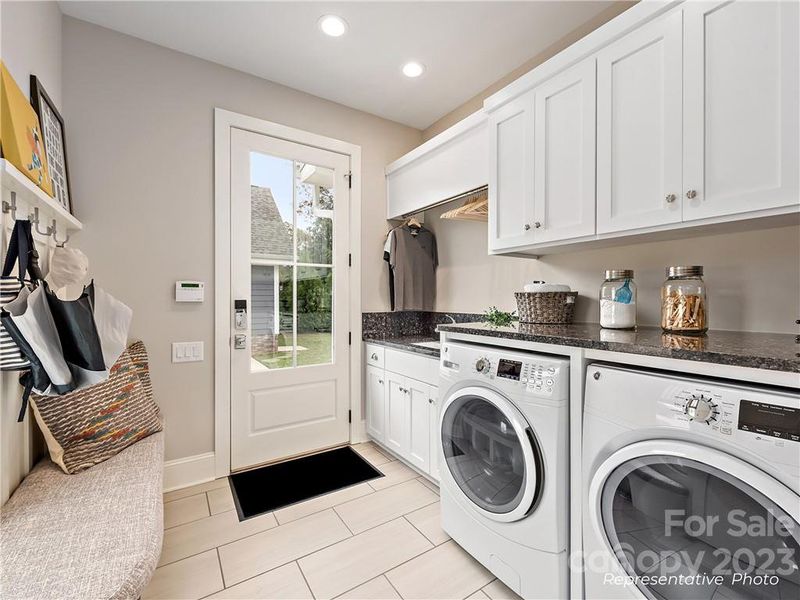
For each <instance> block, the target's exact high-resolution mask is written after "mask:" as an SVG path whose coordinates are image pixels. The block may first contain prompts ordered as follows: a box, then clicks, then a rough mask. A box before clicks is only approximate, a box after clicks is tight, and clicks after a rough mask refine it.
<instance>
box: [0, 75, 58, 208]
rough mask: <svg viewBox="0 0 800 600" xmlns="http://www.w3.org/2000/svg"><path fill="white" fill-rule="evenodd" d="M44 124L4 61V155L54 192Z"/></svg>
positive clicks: (0, 108)
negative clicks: (42, 125)
mask: <svg viewBox="0 0 800 600" xmlns="http://www.w3.org/2000/svg"><path fill="white" fill-rule="evenodd" d="M42 137H43V136H42V132H41V126H40V124H39V119H38V118H37V116H36V112H34V110H33V108H32V107H31V105H30V103H29V102H28V99H27V98H26V97H25V94H23V93H22V90H21V89H19V86H18V85H17V82H16V81H14V78H13V77H12V76H11V73H10V72H9V70H8V68H7V67H6V65H5V63H3V61H0V146H2V149H3V158H5V159H6V160H7V161H8V162H9V163H11V164H12V165H14V166H15V167H16V168H17V169H19V170H20V172H21V173H23V174H24V175H25V176H26V177H28V179H30V180H31V181H32V182H33V183H35V184H36V185H38V186H39V187H40V188H42V190H44V191H45V193H46V194H47V195H48V196H52V195H53V189H52V186H51V183H50V175H49V173H48V170H47V155H46V154H45V151H44V143H43V139H42Z"/></svg>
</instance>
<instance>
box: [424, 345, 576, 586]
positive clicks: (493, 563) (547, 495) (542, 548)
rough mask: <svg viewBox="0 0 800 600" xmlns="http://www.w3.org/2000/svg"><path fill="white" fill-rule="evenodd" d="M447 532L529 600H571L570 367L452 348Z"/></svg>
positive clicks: (447, 366)
mask: <svg viewBox="0 0 800 600" xmlns="http://www.w3.org/2000/svg"><path fill="white" fill-rule="evenodd" d="M440 390H441V391H442V395H441V397H442V398H443V402H442V404H441V411H440V417H439V423H440V429H439V432H440V440H439V441H440V446H439V452H440V461H441V468H440V470H441V481H440V492H441V510H442V527H443V528H444V530H445V531H446V532H447V533H448V534H449V535H450V537H452V538H453V539H454V540H455V541H456V542H457V543H458V544H459V545H460V546H461V547H463V548H464V549H465V550H466V551H467V552H469V553H470V554H471V555H472V556H474V557H475V558H476V559H477V560H478V561H480V562H481V563H482V564H483V565H484V566H485V567H486V568H487V569H489V570H490V571H491V572H492V573H494V575H495V576H497V577H498V578H499V579H500V580H502V581H503V582H504V583H505V584H506V585H507V586H508V587H510V588H511V589H512V590H514V591H515V592H517V593H518V594H520V595H521V596H523V597H524V598H547V599H556V598H559V599H560V598H566V597H567V595H568V585H569V571H568V564H567V540H568V534H569V524H568V500H567V485H568V465H569V460H568V458H569V457H568V427H567V422H568V416H567V415H568V399H569V361H568V360H565V359H561V358H558V357H553V356H549V355H542V354H533V353H528V352H522V351H518V350H505V349H501V348H495V347H490V346H482V345H474V344H467V343H462V342H448V343H446V344H445V345H444V346H443V348H442V357H441V369H440Z"/></svg>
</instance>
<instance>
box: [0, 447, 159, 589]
mask: <svg viewBox="0 0 800 600" xmlns="http://www.w3.org/2000/svg"><path fill="white" fill-rule="evenodd" d="M163 459H164V434H163V433H156V434H154V435H151V436H149V437H147V438H145V439H143V440H141V441H139V442H137V443H135V444H133V445H132V446H129V447H128V448H126V449H125V450H123V451H122V452H120V453H119V454H117V455H116V456H114V457H113V458H110V459H109V460H107V461H105V462H103V463H100V464H98V465H96V466H94V467H92V468H91V469H88V470H86V471H82V472H81V473H77V474H75V475H67V474H65V473H64V472H62V471H61V469H59V468H58V466H56V465H55V464H54V463H53V462H51V461H50V460H49V459H44V460H42V461H41V462H39V463H38V464H37V465H36V467H34V469H33V470H32V471H31V472H30V474H29V475H28V476H27V477H26V478H25V479H24V480H23V482H22V483H21V484H20V486H19V488H17V490H16V491H15V492H14V494H13V495H12V496H11V498H10V499H9V500H8V502H7V503H6V504H5V506H3V508H2V511H1V512H0V539H2V545H0V561H2V563H1V564H2V569H0V570H1V571H2V575H1V576H0V589H2V595H3V598H4V599H5V598H138V597H139V596H140V595H141V593H142V590H143V589H144V587H145V586H146V585H147V583H148V582H149V580H150V577H151V576H152V574H153V571H154V570H155V567H156V565H157V563H158V559H159V555H160V553H161V542H162V536H163V503H162V465H163Z"/></svg>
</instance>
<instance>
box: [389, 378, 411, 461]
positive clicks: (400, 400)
mask: <svg viewBox="0 0 800 600" xmlns="http://www.w3.org/2000/svg"><path fill="white" fill-rule="evenodd" d="M386 391H387V396H386V446H387V447H388V448H389V449H390V450H393V451H394V452H396V453H397V454H400V455H401V456H402V455H405V454H406V452H407V451H408V443H409V422H410V419H411V411H410V407H409V403H408V391H407V389H406V387H405V377H403V376H402V375H396V374H395V373H390V372H388V371H387V372H386Z"/></svg>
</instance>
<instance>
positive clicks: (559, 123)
mask: <svg viewBox="0 0 800 600" xmlns="http://www.w3.org/2000/svg"><path fill="white" fill-rule="evenodd" d="M798 38H800V3H798V2H796V1H786V2H780V1H773V0H765V1H763V2H753V1H750V0H725V1H720V2H716V1H715V2H702V1H697V2H682V3H669V2H640V3H638V4H637V5H636V6H634V7H632V8H630V9H629V10H627V11H625V12H623V13H622V14H621V15H619V16H618V17H617V18H615V19H612V20H611V21H609V22H608V23H606V24H605V25H603V26H602V27H600V28H598V29H597V30H595V31H594V32H592V33H591V34H589V35H587V36H586V37H585V38H583V39H581V40H579V41H578V42H576V43H575V44H573V45H572V46H570V47H569V48H567V49H566V50H564V51H562V52H561V53H559V54H558V55H556V56H554V57H553V58H551V59H550V60H548V61H546V62H544V63H543V64H541V65H540V66H538V67H536V68H535V69H533V70H532V71H531V72H529V73H527V74H526V75H523V76H522V77H520V78H519V79H517V80H516V81H514V82H513V83H511V84H509V85H508V86H507V87H506V88H504V89H502V90H500V91H499V92H497V93H496V94H494V95H493V96H491V97H489V98H487V99H486V101H485V102H484V110H485V111H486V113H487V116H488V123H489V134H488V137H489V251H490V252H491V253H494V254H503V253H518V254H529V255H539V254H547V253H551V252H556V251H558V249H559V248H563V247H566V246H569V245H573V244H583V243H585V242H590V241H591V242H593V243H595V245H597V244H601V243H605V240H611V239H612V238H613V239H618V238H622V237H631V238H632V239H633V238H634V237H637V238H638V239H644V240H646V239H664V238H665V237H666V235H667V233H666V232H669V231H675V232H676V234H677V235H678V236H685V235H686V231H685V230H687V229H689V228H692V229H693V231H695V232H697V233H698V234H702V233H703V232H717V233H719V232H722V231H730V230H734V229H737V230H738V229H741V228H742V224H746V226H749V227H753V228H756V227H760V226H763V224H769V225H770V226H774V225H777V224H784V223H785V224H793V223H797V222H798V215H800V186H798V179H799V178H800V176H799V175H798V172H800V150H799V149H800V99H799V98H800V83H799V82H798V80H799V79H800V42H799V41H798ZM767 218H769V219H767ZM736 222H738V224H737V223H736ZM648 236H650V237H648Z"/></svg>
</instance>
